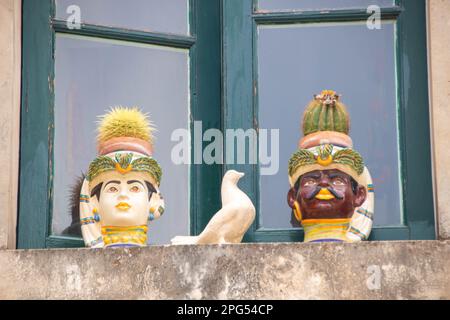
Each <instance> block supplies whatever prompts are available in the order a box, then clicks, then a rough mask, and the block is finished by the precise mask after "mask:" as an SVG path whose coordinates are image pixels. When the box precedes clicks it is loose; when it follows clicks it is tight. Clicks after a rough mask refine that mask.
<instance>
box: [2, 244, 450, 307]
mask: <svg viewBox="0 0 450 320" xmlns="http://www.w3.org/2000/svg"><path fill="white" fill-rule="evenodd" d="M448 261H450V242H448V241H447V242H439V241H413V242H410V241H408V242H406V241H405V242H366V243H360V244H336V243H326V244H300V243H296V244H295V243H290V244H286V243H278V244H240V245H221V246H218V245H208V246H154V247H147V248H133V249H106V250H103V249H97V250H92V249H64V250H30V251H28V250H27V251H22V250H17V251H0V275H1V276H0V277H1V280H0V299H38V298H39V299H151V300H154V299H450V277H449V276H448V275H449V274H450V264H449V263H448Z"/></svg>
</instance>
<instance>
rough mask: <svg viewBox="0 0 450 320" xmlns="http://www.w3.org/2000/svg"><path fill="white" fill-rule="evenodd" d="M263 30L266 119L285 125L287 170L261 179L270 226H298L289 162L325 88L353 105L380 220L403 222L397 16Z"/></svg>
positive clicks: (270, 124)
mask: <svg viewBox="0 0 450 320" xmlns="http://www.w3.org/2000/svg"><path fill="white" fill-rule="evenodd" d="M258 32H259V38H258V69H259V70H258V71H259V79H258V81H259V125H260V128H267V129H270V128H274V129H280V171H279V173H278V174H277V175H275V176H262V177H261V182H260V183H261V191H260V192H261V193H260V199H261V201H260V207H261V212H262V215H261V216H262V224H263V226H264V227H267V228H285V227H290V226H291V224H290V217H291V210H290V208H289V207H288V205H287V202H286V194H287V191H288V189H289V184H288V179H287V174H286V172H287V164H288V160H289V158H290V156H291V155H292V153H293V152H294V151H295V150H296V148H297V143H298V140H299V139H300V138H301V137H302V136H303V133H302V132H301V131H300V122H301V118H302V116H303V111H304V109H305V107H306V105H307V104H308V102H309V101H311V100H312V98H313V94H317V93H320V91H321V90H323V89H332V90H335V91H337V92H338V93H340V94H342V101H343V102H344V104H346V105H347V107H348V111H349V113H350V121H351V129H350V136H351V137H352V139H353V145H354V148H355V149H356V150H358V151H359V152H360V153H361V155H362V156H363V158H364V161H365V163H366V165H367V167H368V168H369V170H370V172H371V175H372V178H373V181H374V185H375V199H376V202H375V225H398V224H400V223H401V205H400V203H401V196H400V171H399V147H398V126H397V103H396V82H395V44H394V42H395V41H394V34H395V25H394V23H392V22H389V23H384V24H382V28H381V29H380V30H369V29H368V28H366V25H365V23H364V22H363V23H340V24H306V25H295V26H292V25H291V26H283V27H272V28H271V27H260V28H259V29H258ZM317 39H321V41H317Z"/></svg>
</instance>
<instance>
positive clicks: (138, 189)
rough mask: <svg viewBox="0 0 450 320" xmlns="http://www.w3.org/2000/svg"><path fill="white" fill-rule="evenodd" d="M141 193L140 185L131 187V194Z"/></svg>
mask: <svg viewBox="0 0 450 320" xmlns="http://www.w3.org/2000/svg"><path fill="white" fill-rule="evenodd" d="M141 191H142V190H141V188H140V187H139V186H138V185H134V186H131V187H130V192H133V193H137V192H141Z"/></svg>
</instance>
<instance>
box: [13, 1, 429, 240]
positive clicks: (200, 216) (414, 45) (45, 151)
mask: <svg viewBox="0 0 450 320" xmlns="http://www.w3.org/2000/svg"><path fill="white" fill-rule="evenodd" d="M189 8H190V12H189V22H190V31H191V35H190V36H178V35H172V34H165V33H150V32H142V31H130V30H127V29H121V28H113V27H103V26H95V25H89V24H82V28H81V29H73V30H70V29H68V28H67V27H66V24H65V22H64V21H58V20H55V19H53V17H54V12H55V3H54V0H40V1H35V0H23V28H22V32H23V37H22V39H23V40H22V42H23V43H22V52H23V53H22V102H21V104H22V106H21V145H20V178H19V181H20V186H19V212H18V230H17V231H18V233H17V234H18V237H17V239H18V241H17V247H18V248H55V247H83V246H84V242H83V241H82V240H81V239H79V238H71V237H62V236H55V235H52V234H51V221H52V208H51V204H52V197H53V190H52V177H53V176H52V174H53V165H52V163H53V150H52V146H53V134H54V131H53V129H54V119H53V108H54V87H53V79H54V39H55V33H56V32H60V33H71V34H78V35H83V36H93V37H103V38H108V39H116V40H124V41H133V42H139V43H148V44H156V45H162V46H169V47H170V46H171V47H177V48H185V49H189V57H190V70H191V72H190V103H191V105H190V108H191V119H190V125H191V135H193V134H194V121H202V126H203V130H204V131H206V130H207V129H209V128H217V129H220V130H222V132H224V130H225V129H228V128H230V129H235V128H240V129H244V130H246V129H250V128H254V129H257V128H258V120H257V119H258V101H257V92H256V88H257V74H256V70H257V53H256V51H255V48H256V36H255V35H256V27H257V25H258V24H291V23H306V22H330V21H333V22H335V21H358V20H360V21H362V20H366V19H367V18H368V16H369V15H368V14H367V13H366V11H365V10H331V11H328V12H326V13H323V12H320V11H309V12H302V13H301V14H300V13H299V12H295V11H286V12H276V13H272V12H268V13H258V12H256V10H255V8H256V1H255V0H214V1H212V0H190V2H189ZM425 8H426V7H425V0H407V1H406V0H397V1H396V4H395V6H393V7H391V8H387V9H382V12H381V13H382V19H396V20H397V24H398V28H397V38H396V39H397V40H396V41H397V44H396V46H397V48H396V49H397V52H400V53H401V54H398V55H397V66H398V68H397V83H398V89H397V90H398V97H399V106H400V110H399V133H400V134H399V135H400V138H401V140H400V158H401V176H402V182H403V183H402V188H403V189H402V196H403V197H402V199H403V208H404V225H403V226H398V227H376V228H374V229H373V232H372V235H371V240H407V239H435V237H436V235H435V222H434V204H433V185H432V170H431V151H430V127H429V108H428V77H427V52H426V18H425V12H426V10H425ZM236 48H239V49H238V50H237V49H236ZM411 62H414V63H411ZM406 101H408V104H406ZM225 139H226V138H225ZM193 140H194V139H191V141H193ZM192 143H193V142H192ZM207 144H208V143H206V142H203V147H205V146H206V145H207ZM224 145H226V141H224ZM191 156H192V159H191V163H192V164H191V165H190V190H189V199H190V200H189V201H190V230H191V234H193V235H195V234H199V233H200V232H201V231H202V230H203V229H204V227H205V226H206V224H207V223H208V222H209V220H210V218H211V216H212V215H213V214H214V213H215V212H217V210H219V209H220V206H221V199H220V183H221V179H222V175H223V173H224V172H225V171H226V170H228V169H235V170H239V171H242V172H244V173H245V174H246V176H245V178H244V179H242V180H241V181H240V183H239V186H240V188H241V189H242V190H243V191H245V192H246V193H247V194H248V195H249V196H250V198H251V199H252V201H253V203H254V204H255V207H256V209H257V216H256V219H255V222H254V223H253V225H252V226H251V227H250V229H249V231H248V232H247V234H246V236H245V237H244V242H281V241H301V240H302V238H303V232H302V230H301V229H300V230H299V229H265V228H263V227H262V225H261V223H260V220H259V212H260V208H259V166H258V165H257V164H256V165H248V164H247V165H239V164H227V163H225V164H223V165H221V164H213V165H206V164H194V154H193V152H192V155H191ZM224 159H226V155H224ZM286 166H287V164H286ZM282 169H283V164H280V170H282ZM187 192H188V191H187ZM280 192H286V190H280Z"/></svg>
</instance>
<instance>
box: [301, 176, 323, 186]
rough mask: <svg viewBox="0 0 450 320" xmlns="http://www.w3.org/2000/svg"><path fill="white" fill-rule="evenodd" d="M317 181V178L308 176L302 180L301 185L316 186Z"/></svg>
mask: <svg viewBox="0 0 450 320" xmlns="http://www.w3.org/2000/svg"><path fill="white" fill-rule="evenodd" d="M318 183H319V182H318V180H316V179H312V178H308V179H305V180H304V181H303V186H305V187H313V186H316V185H317V184H318Z"/></svg>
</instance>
